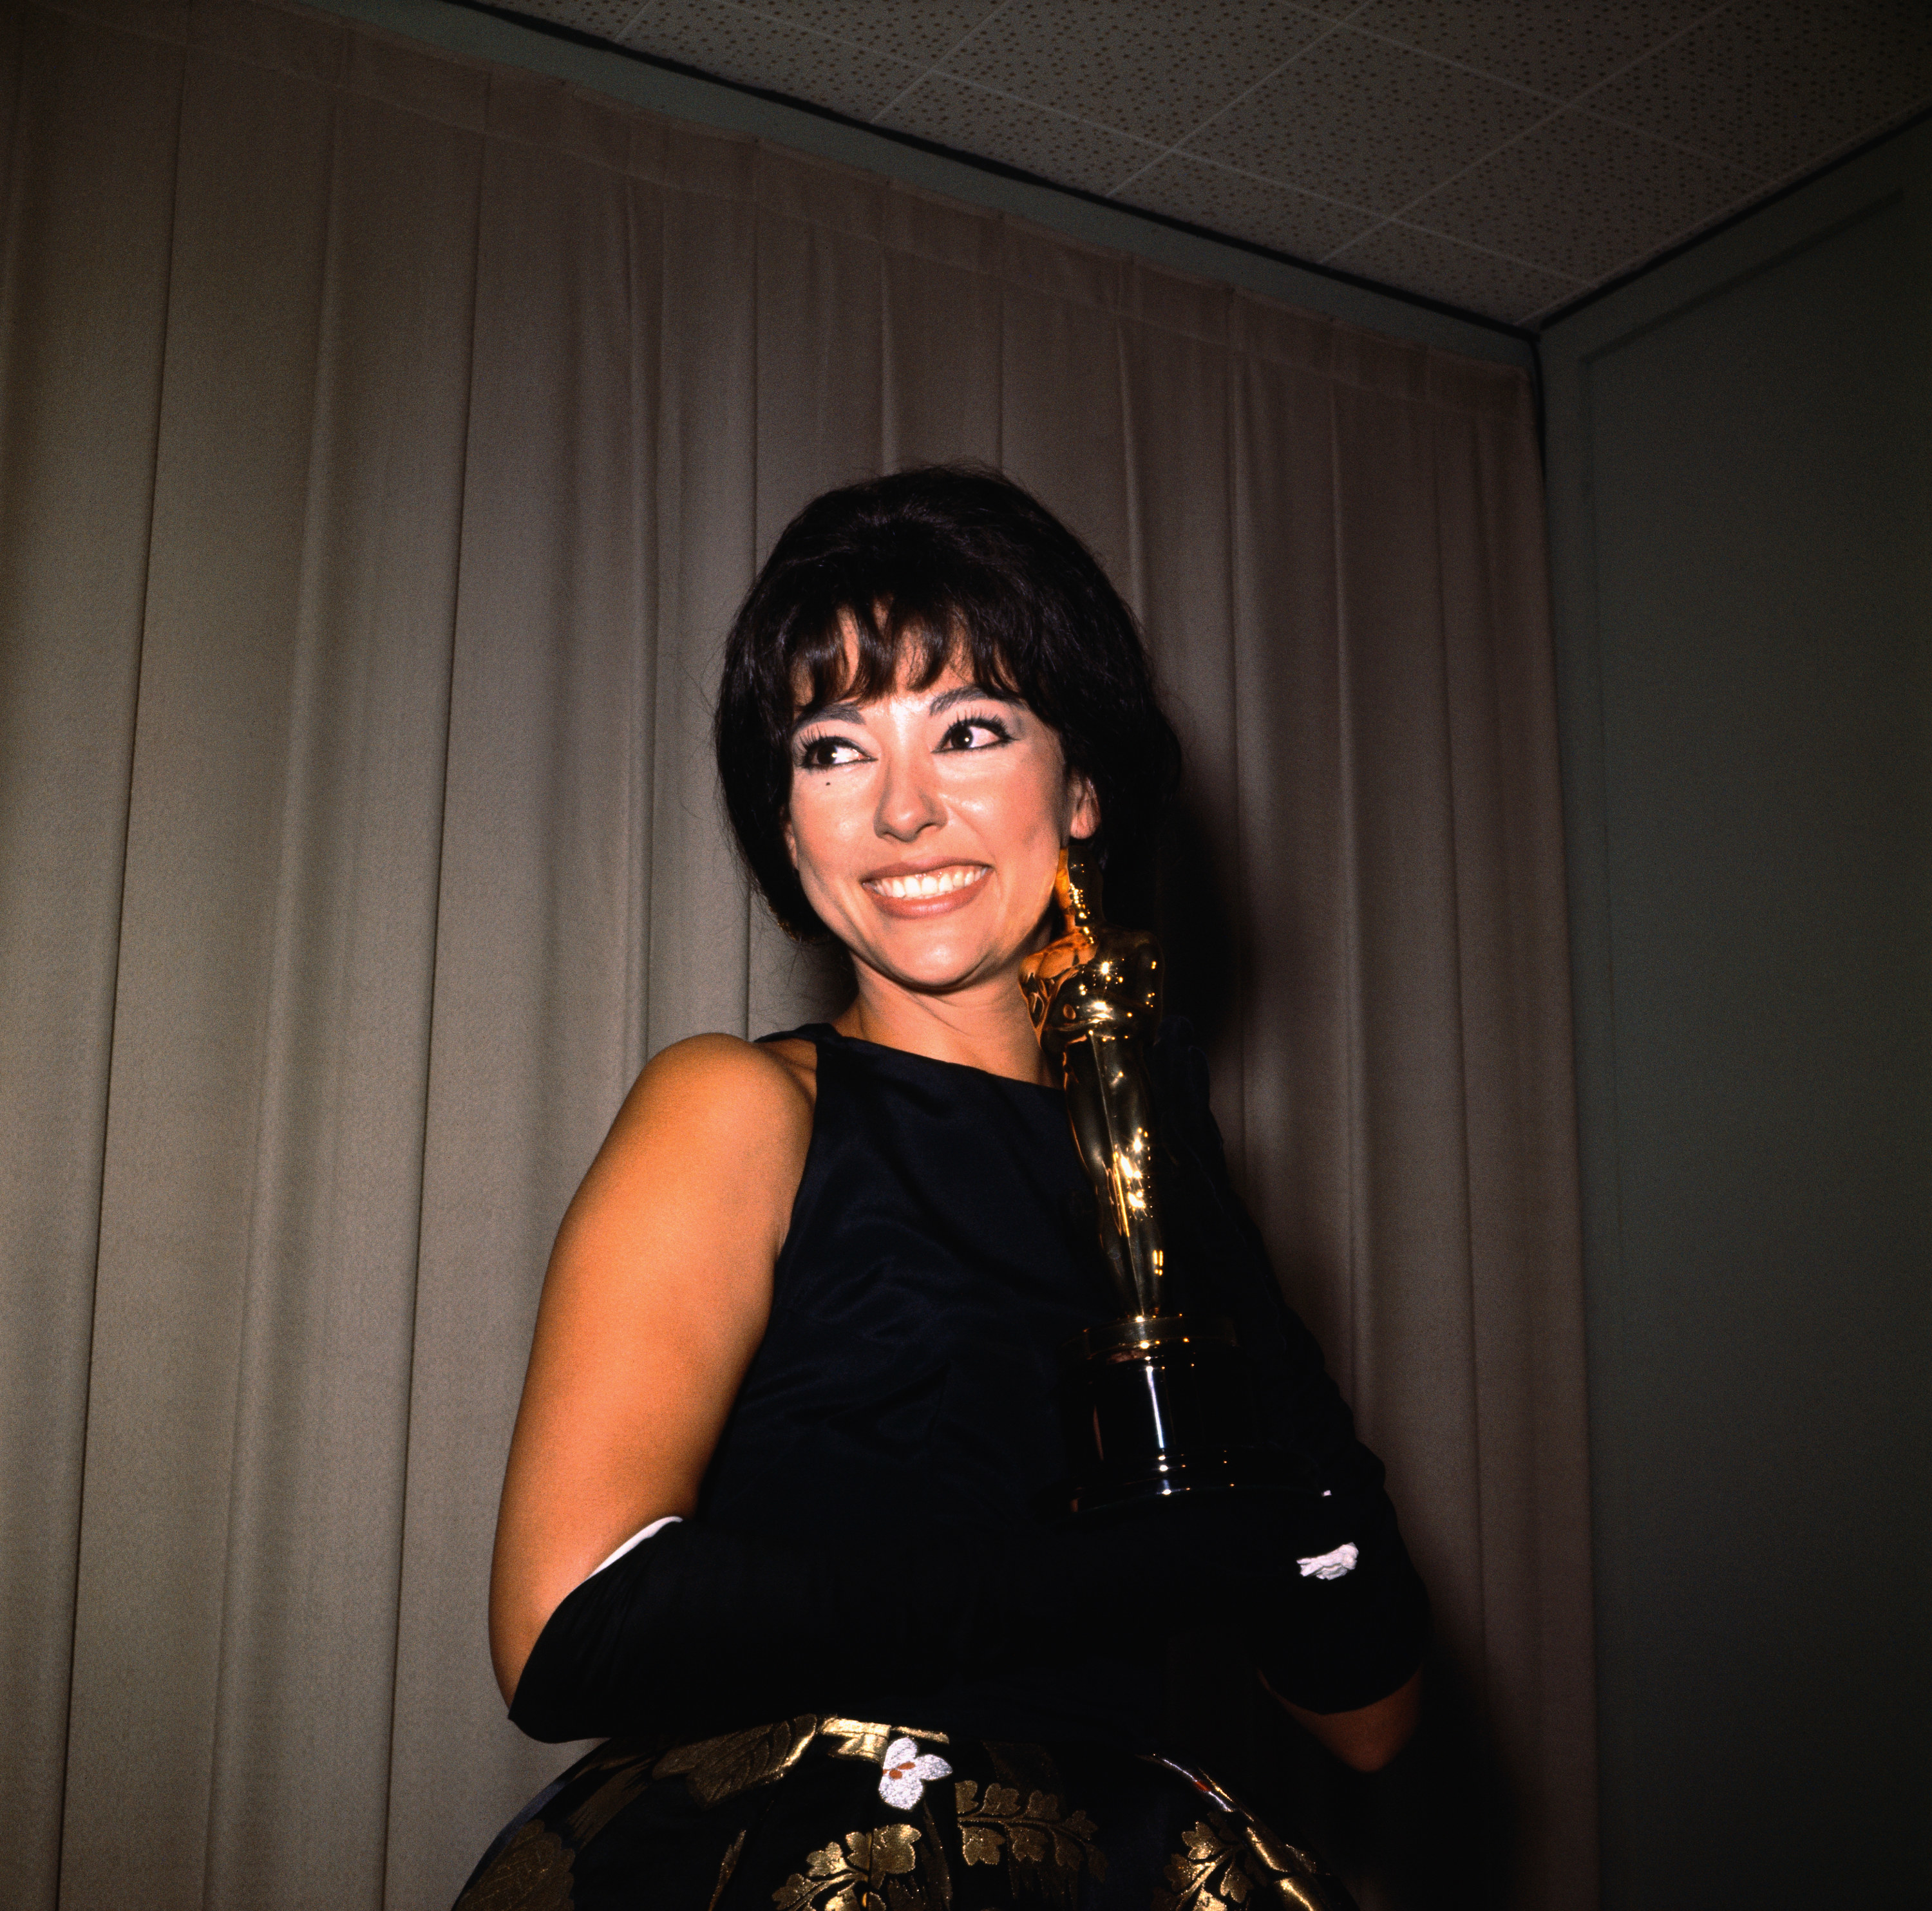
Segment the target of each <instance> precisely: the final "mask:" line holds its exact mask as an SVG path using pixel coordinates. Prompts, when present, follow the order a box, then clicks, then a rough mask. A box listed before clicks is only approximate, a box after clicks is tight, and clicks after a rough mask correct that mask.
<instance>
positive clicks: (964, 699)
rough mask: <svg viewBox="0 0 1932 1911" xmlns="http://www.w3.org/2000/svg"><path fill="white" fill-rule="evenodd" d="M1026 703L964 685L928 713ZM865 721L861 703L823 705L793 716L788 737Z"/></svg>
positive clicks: (1001, 692) (931, 706) (1008, 692)
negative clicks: (811, 727)
mask: <svg viewBox="0 0 1932 1911" xmlns="http://www.w3.org/2000/svg"><path fill="white" fill-rule="evenodd" d="M1025 701H1026V699H1025V698H1024V697H1022V696H1019V695H1017V694H1016V693H1015V692H1013V691H1012V690H992V689H990V688H989V687H987V686H986V684H961V685H960V686H959V687H958V688H957V689H956V690H942V691H941V693H940V694H939V695H938V696H935V698H934V699H932V702H930V703H929V704H928V705H926V714H927V715H928V716H929V717H938V716H943V715H944V714H945V713H946V712H947V711H949V710H950V709H952V708H954V707H955V705H959V704H962V703H973V702H992V703H1004V704H1007V705H1012V706H1016V707H1017V706H1018V705H1021V704H1023V703H1024V702H1025ZM864 721H865V711H864V709H863V708H862V706H861V705H859V704H856V703H850V702H846V703H821V704H820V705H819V706H818V708H817V709H816V710H806V711H801V712H800V713H799V714H798V715H797V716H796V717H793V719H792V726H791V728H790V729H789V730H788V731H787V732H786V735H788V736H796V735H797V734H798V732H799V731H800V730H802V729H803V728H804V727H805V725H806V724H807V723H863V722H864Z"/></svg>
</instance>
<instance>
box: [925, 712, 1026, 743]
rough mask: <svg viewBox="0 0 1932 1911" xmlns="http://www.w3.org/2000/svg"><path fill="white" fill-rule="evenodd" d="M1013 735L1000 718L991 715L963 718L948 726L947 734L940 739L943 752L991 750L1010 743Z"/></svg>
mask: <svg viewBox="0 0 1932 1911" xmlns="http://www.w3.org/2000/svg"><path fill="white" fill-rule="evenodd" d="M1012 741H1013V732H1012V731H1011V730H1010V729H1008V728H1007V726H1006V724H1005V723H1004V722H1003V721H1002V720H1001V719H1000V718H999V717H995V716H993V715H992V714H990V713H989V714H985V715H983V716H977V717H960V718H959V720H958V721H957V722H956V723H949V724H948V725H947V729H946V734H945V735H944V736H942V737H941V738H940V739H939V747H940V748H941V749H942V750H990V749H992V748H993V747H995V746H996V745H998V744H1002V743H1010V742H1012Z"/></svg>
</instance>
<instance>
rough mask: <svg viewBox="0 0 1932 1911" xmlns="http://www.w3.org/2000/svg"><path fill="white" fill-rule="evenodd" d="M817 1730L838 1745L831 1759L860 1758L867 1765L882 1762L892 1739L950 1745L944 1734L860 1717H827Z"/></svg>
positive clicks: (833, 1747) (833, 1750) (832, 1751)
mask: <svg viewBox="0 0 1932 1911" xmlns="http://www.w3.org/2000/svg"><path fill="white" fill-rule="evenodd" d="M818 1730H819V1732H820V1735H821V1736H823V1737H825V1738H827V1739H837V1740H838V1744H837V1745H834V1746H832V1747H831V1748H830V1750H831V1753H832V1757H834V1758H861V1759H863V1760H865V1762H866V1763H868V1764H869V1765H877V1764H878V1763H880V1762H881V1761H882V1760H883V1758H884V1757H885V1755H886V1747H887V1746H888V1745H890V1744H891V1743H892V1741H893V1740H894V1739H926V1740H927V1741H928V1742H929V1743H931V1744H932V1745H950V1744H951V1743H952V1740H951V1739H949V1738H947V1736H946V1734H945V1733H944V1732H921V1731H919V1730H916V1729H915V1728H914V1727H912V1726H910V1725H874V1724H870V1723H869V1722H868V1721H866V1720H865V1719H862V1718H828V1719H826V1721H824V1722H823V1724H820V1727H819V1728H818Z"/></svg>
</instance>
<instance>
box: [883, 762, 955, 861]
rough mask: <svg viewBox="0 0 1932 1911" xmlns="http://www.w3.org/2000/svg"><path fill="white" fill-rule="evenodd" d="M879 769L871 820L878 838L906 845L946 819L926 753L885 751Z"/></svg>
mask: <svg viewBox="0 0 1932 1911" xmlns="http://www.w3.org/2000/svg"><path fill="white" fill-rule="evenodd" d="M883 769H884V771H885V775H884V778H883V781H882V782H881V783H880V786H879V807H878V809H877V811H876V812H875V813H874V816H873V818H872V827H873V828H874V830H876V831H877V833H878V834H880V835H881V836H889V837H892V838H893V839H894V840H896V841H898V842H901V843H910V841H911V840H912V839H913V837H916V836H917V835H918V834H919V833H920V832H921V831H924V830H928V829H931V828H933V827H934V826H935V825H936V824H939V823H942V822H944V821H945V820H946V809H945V806H944V804H942V803H941V801H940V798H939V786H938V777H937V776H936V775H935V772H934V769H933V765H932V758H931V757H930V756H929V755H928V754H927V753H926V751H924V750H892V749H888V750H886V751H885V753H884V762H883Z"/></svg>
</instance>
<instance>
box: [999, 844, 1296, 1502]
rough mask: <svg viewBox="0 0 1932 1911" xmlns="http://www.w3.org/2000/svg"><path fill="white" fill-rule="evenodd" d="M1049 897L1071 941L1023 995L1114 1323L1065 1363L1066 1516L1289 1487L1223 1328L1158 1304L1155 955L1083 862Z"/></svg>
mask: <svg viewBox="0 0 1932 1911" xmlns="http://www.w3.org/2000/svg"><path fill="white" fill-rule="evenodd" d="M1054 894H1055V897H1056V899H1057V900H1058V902H1059V904H1060V908H1061V913H1062V915H1064V917H1065V918H1066V921H1067V933H1065V934H1064V936H1061V938H1060V939H1058V941H1057V942H1049V944H1048V945H1046V948H1043V949H1042V950H1040V951H1039V953H1038V954H1035V955H1031V956H1029V957H1027V959H1026V960H1025V961H1024V962H1023V963H1022V964H1021V965H1020V987H1021V988H1022V990H1023V991H1024V992H1025V996H1026V1001H1027V1009H1028V1013H1029V1014H1031V1017H1033V1026H1034V1032H1035V1033H1036V1034H1037V1035H1038V1036H1039V1038H1040V1047H1041V1048H1042V1049H1043V1050H1044V1051H1045V1053H1047V1054H1048V1055H1050V1056H1054V1057H1055V1058H1057V1059H1058V1061H1059V1063H1060V1066H1061V1080H1062V1081H1063V1083H1064V1085H1065V1087H1066V1090H1067V1119H1068V1121H1069V1122H1070V1124H1071V1125H1072V1128H1073V1139H1074V1141H1075V1143H1076V1145H1077V1146H1078V1147H1079V1151H1080V1158H1081V1162H1082V1165H1083V1166H1084V1167H1085V1169H1086V1170H1087V1177H1088V1180H1089V1181H1090V1182H1091V1183H1092V1184H1093V1188H1094V1200H1095V1203H1096V1205H1097V1208H1098V1209H1099V1212H1100V1245H1101V1248H1102V1249H1103V1251H1104V1252H1105V1254H1106V1260H1107V1266H1108V1269H1109V1272H1110V1273H1111V1274H1112V1277H1113V1281H1114V1287H1115V1293H1116V1295H1118V1300H1119V1304H1120V1310H1121V1316H1120V1318H1119V1319H1116V1320H1113V1321H1110V1322H1105V1323H1103V1324H1101V1325H1097V1326H1094V1327H1091V1328H1088V1330H1087V1331H1085V1333H1083V1334H1077V1335H1076V1337H1074V1339H1073V1340H1072V1341H1071V1342H1070V1343H1068V1345H1067V1348H1066V1349H1064V1355H1065V1358H1066V1364H1067V1376H1066V1382H1065V1388H1064V1394H1063V1404H1064V1409H1065V1411H1064V1415H1063V1419H1064V1426H1065V1430H1066V1434H1067V1443H1068V1447H1069V1449H1070V1454H1071V1457H1072V1459H1073V1469H1074V1478H1073V1480H1072V1481H1071V1482H1070V1484H1069V1487H1068V1489H1067V1492H1066V1493H1065V1494H1064V1496H1060V1497H1061V1503H1062V1504H1063V1505H1065V1506H1067V1508H1070V1509H1071V1510H1072V1511H1074V1512H1076V1513H1078V1512H1085V1511H1095V1510H1099V1509H1100V1508H1109V1507H1118V1506H1122V1505H1130V1504H1132V1503H1133V1502H1137V1501H1142V1500H1147V1499H1160V1498H1164V1497H1166V1496H1169V1495H1172V1494H1174V1493H1184V1492H1196V1491H1200V1490H1208V1489H1225V1488H1227V1487H1256V1486H1262V1487H1278V1486H1280V1485H1283V1484H1286V1475H1287V1472H1288V1470H1289V1469H1288V1467H1287V1466H1286V1460H1285V1457H1284V1456H1283V1455H1280V1454H1277V1453H1274V1452H1273V1451H1271V1450H1269V1449H1268V1448H1265V1447H1264V1446H1262V1444H1261V1442H1260V1441H1259V1437H1258V1436H1257V1433H1256V1416H1255V1409H1254V1398H1253V1385H1252V1382H1251V1380H1250V1376H1249V1374H1248V1371H1247V1364H1246V1362H1245V1361H1244V1360H1243V1359H1242V1357H1241V1352H1240V1350H1239V1349H1238V1348H1237V1347H1236V1346H1235V1337H1234V1334H1233V1331H1232V1329H1231V1328H1229V1326H1228V1325H1227V1324H1226V1322H1223V1321H1220V1320H1214V1319H1201V1318H1198V1317H1196V1316H1191V1315H1188V1314H1185V1313H1180V1312H1178V1311H1177V1310H1175V1308H1174V1307H1173V1306H1172V1302H1171V1301H1169V1298H1168V1296H1167V1294H1166V1280H1167V1250H1166V1244H1165V1242H1163V1239H1162V1236H1161V1228H1160V1204H1159V1202H1158V1200H1157V1197H1156V1194H1155V1189H1154V1151H1155V1141H1156V1132H1155V1124H1154V1092H1153V1089H1152V1086H1151V1083H1150V1082H1149V1080H1148V1068H1147V1061H1146V1056H1145V1044H1147V1042H1148V1041H1150V1040H1151V1038H1152V1037H1153V1035H1154V1032H1156V1030H1157V1029H1158V1028H1159V1027H1160V1011H1161V957H1160V943H1159V942H1158V941H1157V939H1155V938H1154V936H1152V935H1151V934H1150V933H1148V931H1146V930H1140V929H1118V928H1115V927H1114V926H1113V925H1112V924H1109V923H1108V922H1107V921H1105V920H1104V919H1103V917H1102V915H1101V912H1100V884H1099V881H1098V879H1097V876H1095V874H1094V872H1093V870H1091V867H1088V865H1087V864H1085V863H1084V862H1083V861H1082V860H1081V859H1080V858H1079V855H1078V853H1077V852H1072V853H1070V852H1067V851H1065V850H1063V851H1062V852H1061V858H1060V870H1059V874H1058V876H1057V877H1056V878H1055V883H1054Z"/></svg>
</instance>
